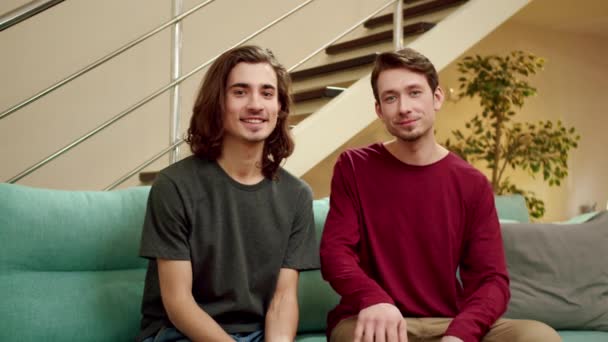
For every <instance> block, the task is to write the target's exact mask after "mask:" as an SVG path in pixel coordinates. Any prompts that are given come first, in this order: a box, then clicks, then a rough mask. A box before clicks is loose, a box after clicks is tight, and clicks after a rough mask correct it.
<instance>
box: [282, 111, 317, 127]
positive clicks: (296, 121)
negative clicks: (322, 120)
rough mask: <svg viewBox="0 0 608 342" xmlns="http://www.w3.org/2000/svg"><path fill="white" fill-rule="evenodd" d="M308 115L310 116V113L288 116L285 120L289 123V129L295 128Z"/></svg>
mask: <svg viewBox="0 0 608 342" xmlns="http://www.w3.org/2000/svg"><path fill="white" fill-rule="evenodd" d="M310 114H312V113H306V114H298V115H289V118H288V119H287V121H288V122H289V127H291V128H293V127H294V126H296V125H297V124H299V123H300V122H302V120H304V119H306V118H307V117H309V116H310Z"/></svg>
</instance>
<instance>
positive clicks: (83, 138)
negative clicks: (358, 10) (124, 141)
mask: <svg viewBox="0 0 608 342" xmlns="http://www.w3.org/2000/svg"><path fill="white" fill-rule="evenodd" d="M312 1H313V0H307V1H305V2H303V3H302V4H300V5H298V6H297V7H295V8H294V9H292V10H290V11H289V12H287V13H285V14H283V15H282V16H280V17H278V18H277V19H275V20H273V21H272V22H270V23H269V24H267V25H266V26H264V27H262V28H261V29H259V30H257V31H255V32H253V33H252V34H250V35H249V36H247V37H245V38H244V39H242V40H241V41H239V42H238V43H236V44H234V45H233V46H231V47H230V48H228V49H226V50H225V51H223V52H222V53H224V52H226V51H228V50H230V49H232V48H235V47H237V46H239V45H241V44H243V43H245V42H246V41H248V40H250V39H251V38H254V37H255V36H257V35H259V34H260V33H262V32H264V31H265V30H267V29H268V28H270V27H271V26H274V25H275V24H277V23H279V22H280V21H282V20H283V19H285V18H287V17H288V16H290V15H291V14H293V13H295V12H296V11H298V10H299V9H301V8H302V7H304V6H306V5H308V4H310V3H311V2H312ZM222 53H220V54H218V55H217V56H215V57H213V58H211V59H210V60H208V61H207V62H205V63H203V64H201V65H200V66H198V67H196V68H194V69H193V70H192V71H190V72H189V73H187V74H185V75H183V76H182V77H180V78H178V79H176V80H175V81H173V82H171V83H169V84H168V85H166V86H164V87H162V88H160V89H159V90H157V91H155V92H154V93H152V94H150V95H148V96H147V97H145V98H144V99H143V100H140V101H139V102H137V103H136V104H134V105H132V106H131V107H129V108H128V109H126V110H124V111H123V112H121V113H119V114H118V115H116V116H114V117H113V118H111V119H109V120H108V121H106V122H104V123H103V124H101V125H100V126H98V127H97V128H95V129H93V130H92V131H90V132H88V133H86V134H85V135H83V136H81V137H80V138H78V139H76V140H74V141H73V142H71V143H70V144H68V145H66V146H65V147H63V148H61V149H60V150H59V151H57V152H55V153H53V154H52V155H50V156H48V157H46V158H45V159H43V160H42V161H40V162H38V163H36V164H34V165H33V166H30V167H29V168H27V169H26V170H24V171H22V172H21V173H19V174H18V175H16V176H14V177H13V178H11V179H9V180H8V181H7V182H8V183H15V182H17V181H18V180H20V179H22V178H23V177H25V176H27V175H29V174H31V173H32V172H34V171H36V170H38V169H39V168H41V167H42V166H44V165H46V164H47V163H48V162H50V161H52V160H53V159H55V158H57V157H59V156H61V155H62V154H64V153H65V152H67V151H69V150H71V149H72V148H74V147H76V146H77V145H79V144H81V143H82V142H84V141H86V140H88V139H89V138H91V137H92V136H94V135H95V134H97V133H99V132H100V131H102V130H104V129H105V128H107V127H109V126H110V125H112V124H114V123H115V122H116V121H118V120H120V119H122V118H123V117H125V116H126V115H128V114H129V113H131V112H133V111H134V110H136V109H137V108H139V107H141V106H143V105H144V104H146V103H148V102H150V101H152V100H153V99H155V98H156V97H158V96H159V95H161V94H163V93H164V92H165V91H167V90H169V89H171V88H172V87H173V86H175V85H177V84H180V83H181V82H183V81H184V80H186V79H188V78H190V77H191V76H192V75H194V74H195V73H197V72H198V71H200V70H202V69H203V68H205V67H206V66H207V65H209V64H211V63H213V61H215V60H216V59H217V58H218V57H219V56H221V54H222Z"/></svg>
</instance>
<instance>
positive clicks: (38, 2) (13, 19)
mask: <svg viewBox="0 0 608 342" xmlns="http://www.w3.org/2000/svg"><path fill="white" fill-rule="evenodd" d="M63 1H65V0H35V1H31V2H28V3H27V4H25V5H23V6H20V7H17V8H15V9H14V10H12V11H10V12H8V13H5V14H3V15H1V16H0V31H4V30H6V29H7V28H9V27H11V26H13V25H17V24H19V23H20V22H22V21H24V20H26V19H28V18H30V17H33V16H35V15H36V14H38V13H41V12H44V11H46V10H47V9H49V8H51V7H53V6H55V5H57V4H59V3H61V2H63Z"/></svg>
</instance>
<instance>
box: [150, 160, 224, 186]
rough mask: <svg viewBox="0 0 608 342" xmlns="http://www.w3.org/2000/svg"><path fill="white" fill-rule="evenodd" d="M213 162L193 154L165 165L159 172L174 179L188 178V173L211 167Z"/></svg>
mask: <svg viewBox="0 0 608 342" xmlns="http://www.w3.org/2000/svg"><path fill="white" fill-rule="evenodd" d="M212 163H213V162H212V161H209V160H206V159H203V158H200V157H197V156H195V155H191V156H188V157H186V158H184V159H182V160H179V161H177V162H175V163H173V164H171V165H169V166H167V167H165V168H164V169H162V170H161V171H160V172H159V175H162V176H164V177H167V178H169V179H171V180H173V181H180V180H187V179H188V175H190V174H192V173H193V172H195V171H196V170H199V169H202V168H207V167H210V166H211V165H212Z"/></svg>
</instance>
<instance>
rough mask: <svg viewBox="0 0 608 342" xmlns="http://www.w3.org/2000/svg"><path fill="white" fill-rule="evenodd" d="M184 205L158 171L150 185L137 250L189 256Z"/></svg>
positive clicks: (172, 257) (165, 256) (178, 257)
mask: <svg viewBox="0 0 608 342" xmlns="http://www.w3.org/2000/svg"><path fill="white" fill-rule="evenodd" d="M187 222H188V221H187V216H186V208H185V205H184V201H183V199H182V196H180V193H179V191H178V188H177V186H176V184H175V183H174V182H173V181H172V180H171V179H169V178H168V177H166V176H164V175H163V174H160V175H159V176H158V178H157V180H156V181H155V183H154V185H153V186H152V188H151V189H150V195H149V197H148V204H147V209H146V217H145V220H144V226H143V231H142V236H141V245H140V250H139V254H140V255H141V256H142V257H145V258H162V259H170V260H190V246H189V242H188V236H189V228H188V227H189V225H188V224H187Z"/></svg>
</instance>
